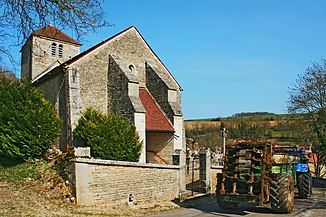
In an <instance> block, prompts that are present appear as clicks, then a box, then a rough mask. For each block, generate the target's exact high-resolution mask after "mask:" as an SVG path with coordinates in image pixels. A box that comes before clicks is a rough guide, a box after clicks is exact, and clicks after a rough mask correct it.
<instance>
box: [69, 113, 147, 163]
mask: <svg viewBox="0 0 326 217" xmlns="http://www.w3.org/2000/svg"><path fill="white" fill-rule="evenodd" d="M74 136H75V137H77V138H80V139H82V140H83V141H84V142H85V144H86V145H87V146H90V147H91V154H92V156H93V157H95V158H101V159H108V160H120V161H134V162H137V161H138V160H139V157H140V152H141V149H142V143H141V142H140V141H139V136H138V133H137V131H136V127H135V125H133V124H130V123H129V122H128V121H127V120H125V119H124V118H122V117H121V116H119V115H117V114H112V113H109V114H106V115H103V114H101V113H100V112H98V111H96V110H94V109H92V108H88V109H87V110H86V111H85V112H84V113H83V115H82V117H81V118H80V119H79V121H78V125H77V127H76V129H75V131H74Z"/></svg>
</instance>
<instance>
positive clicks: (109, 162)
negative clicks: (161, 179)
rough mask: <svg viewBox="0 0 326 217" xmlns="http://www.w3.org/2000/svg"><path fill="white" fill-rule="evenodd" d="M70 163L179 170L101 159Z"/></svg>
mask: <svg viewBox="0 0 326 217" xmlns="http://www.w3.org/2000/svg"><path fill="white" fill-rule="evenodd" d="M72 162H76V163H87V164H98V165H108V166H122V167H142V168H160V169H175V170H179V169H180V166H179V165H166V164H152V163H146V164H145V163H138V162H128V161H115V160H102V159H95V158H91V159H87V158H75V159H74V160H72Z"/></svg>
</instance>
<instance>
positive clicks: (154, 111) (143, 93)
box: [139, 88, 174, 132]
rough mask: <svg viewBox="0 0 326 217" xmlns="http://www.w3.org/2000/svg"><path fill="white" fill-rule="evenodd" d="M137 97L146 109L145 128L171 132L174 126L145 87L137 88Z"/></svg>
mask: <svg viewBox="0 0 326 217" xmlns="http://www.w3.org/2000/svg"><path fill="white" fill-rule="evenodd" d="M139 97H140V100H141V102H142V103H143V105H144V107H145V109H146V113H145V121H146V130H147V131H165V132H173V131H174V128H173V127H172V125H171V124H170V122H169V121H168V120H167V118H166V117H165V116H164V114H163V113H162V111H161V109H160V108H159V107H158V105H157V104H156V103H155V101H154V99H153V98H152V97H151V95H150V94H149V93H148V92H147V90H146V89H143V88H140V89H139Z"/></svg>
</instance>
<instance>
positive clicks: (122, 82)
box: [107, 57, 135, 123]
mask: <svg viewBox="0 0 326 217" xmlns="http://www.w3.org/2000/svg"><path fill="white" fill-rule="evenodd" d="M107 86H108V111H110V112H113V113H118V114H121V115H123V116H124V117H125V118H127V119H129V120H130V121H131V122H132V123H133V122H134V111H135V110H134V107H133V105H132V103H131V101H130V99H129V96H128V79H127V77H126V75H125V74H124V73H123V72H122V70H121V69H120V68H119V66H118V65H117V63H116V62H115V61H114V60H113V58H112V57H110V60H109V73H108V84H107Z"/></svg>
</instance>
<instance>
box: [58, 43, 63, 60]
mask: <svg viewBox="0 0 326 217" xmlns="http://www.w3.org/2000/svg"><path fill="white" fill-rule="evenodd" d="M58 55H59V57H60V58H61V57H62V44H60V45H59V51H58Z"/></svg>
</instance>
